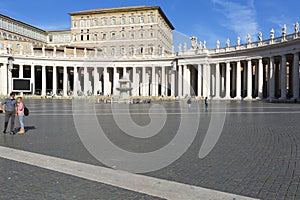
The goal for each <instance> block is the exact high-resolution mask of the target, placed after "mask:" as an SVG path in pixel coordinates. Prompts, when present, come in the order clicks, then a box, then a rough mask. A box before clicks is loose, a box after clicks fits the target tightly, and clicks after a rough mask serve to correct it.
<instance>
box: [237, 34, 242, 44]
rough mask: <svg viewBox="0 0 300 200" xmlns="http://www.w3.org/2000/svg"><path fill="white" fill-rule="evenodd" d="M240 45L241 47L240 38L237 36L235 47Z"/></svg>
mask: <svg viewBox="0 0 300 200" xmlns="http://www.w3.org/2000/svg"><path fill="white" fill-rule="evenodd" d="M240 45H241V37H240V36H238V37H237V46H240Z"/></svg>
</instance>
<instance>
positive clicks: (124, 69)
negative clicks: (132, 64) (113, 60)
mask: <svg viewBox="0 0 300 200" xmlns="http://www.w3.org/2000/svg"><path fill="white" fill-rule="evenodd" d="M123 78H126V79H127V72H126V67H123Z"/></svg>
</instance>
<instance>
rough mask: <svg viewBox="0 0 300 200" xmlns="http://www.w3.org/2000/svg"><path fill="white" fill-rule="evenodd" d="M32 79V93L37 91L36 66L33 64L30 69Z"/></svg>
mask: <svg viewBox="0 0 300 200" xmlns="http://www.w3.org/2000/svg"><path fill="white" fill-rule="evenodd" d="M30 80H31V93H32V94H34V93H35V67H34V65H31V69H30Z"/></svg>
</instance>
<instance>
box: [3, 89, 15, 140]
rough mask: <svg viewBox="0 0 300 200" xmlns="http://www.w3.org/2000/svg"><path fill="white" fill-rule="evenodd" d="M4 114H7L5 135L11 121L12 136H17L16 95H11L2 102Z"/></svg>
mask: <svg viewBox="0 0 300 200" xmlns="http://www.w3.org/2000/svg"><path fill="white" fill-rule="evenodd" d="M1 106H2V110H3V113H4V114H5V121H4V130H3V133H4V134H6V130H7V126H8V122H9V120H10V134H11V135H14V134H15V130H14V128H15V116H16V107H17V101H16V99H15V94H14V93H10V95H9V98H6V99H4V100H3V101H2V102H1Z"/></svg>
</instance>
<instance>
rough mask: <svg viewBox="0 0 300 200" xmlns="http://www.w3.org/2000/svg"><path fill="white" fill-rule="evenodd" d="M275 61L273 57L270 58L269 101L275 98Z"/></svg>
mask: <svg viewBox="0 0 300 200" xmlns="http://www.w3.org/2000/svg"><path fill="white" fill-rule="evenodd" d="M274 64H275V60H274V57H273V56H272V57H271V58H270V69H269V71H270V72H269V73H270V74H269V100H270V101H271V100H273V99H274V98H275V69H274Z"/></svg>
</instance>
